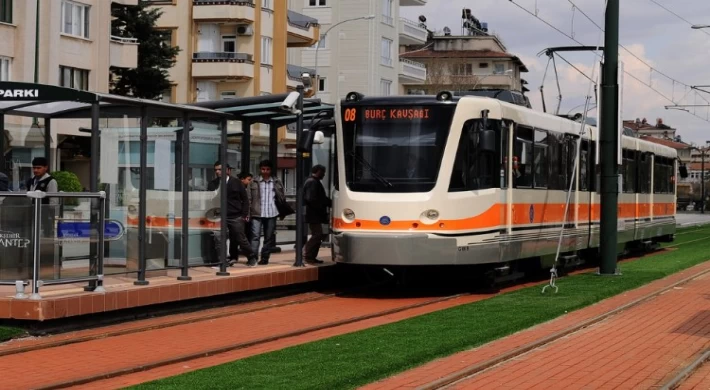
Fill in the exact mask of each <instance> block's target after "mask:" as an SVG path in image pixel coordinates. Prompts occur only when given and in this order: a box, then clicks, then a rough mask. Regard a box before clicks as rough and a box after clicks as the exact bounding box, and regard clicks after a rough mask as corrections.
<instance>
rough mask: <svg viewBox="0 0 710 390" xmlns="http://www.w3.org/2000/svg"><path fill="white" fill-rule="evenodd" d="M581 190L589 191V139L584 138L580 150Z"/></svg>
mask: <svg viewBox="0 0 710 390" xmlns="http://www.w3.org/2000/svg"><path fill="white" fill-rule="evenodd" d="M579 190H580V191H589V141H587V140H582V142H581V145H580V152H579Z"/></svg>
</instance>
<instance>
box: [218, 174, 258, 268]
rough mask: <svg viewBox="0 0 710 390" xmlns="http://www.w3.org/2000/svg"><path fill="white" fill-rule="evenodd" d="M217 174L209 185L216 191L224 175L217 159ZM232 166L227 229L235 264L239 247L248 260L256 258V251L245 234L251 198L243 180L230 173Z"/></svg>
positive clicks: (232, 263)
mask: <svg viewBox="0 0 710 390" xmlns="http://www.w3.org/2000/svg"><path fill="white" fill-rule="evenodd" d="M214 171H215V175H216V176H217V177H216V178H215V179H214V180H212V181H211V182H210V183H209V185H208V186H207V190H208V191H215V190H217V189H218V188H219V185H220V180H221V177H222V163H221V162H219V161H217V162H216V163H215V164H214ZM231 171H232V167H230V166H229V164H227V172H226V174H227V214H226V220H227V229H228V230H229V265H230V266H231V265H235V264H236V263H237V259H238V258H239V248H240V247H241V249H242V251H244V253H245V254H246V256H247V260H252V259H255V258H256V256H255V255H254V251H253V250H252V249H251V244H250V243H249V241H248V240H247V237H246V235H245V230H244V229H245V225H246V223H247V221H249V198H248V197H247V191H246V188H244V185H243V184H242V182H241V180H239V179H237V178H234V177H232V176H231V175H230V173H231ZM251 263H254V264H255V263H256V260H253V261H248V262H247V265H249V264H251Z"/></svg>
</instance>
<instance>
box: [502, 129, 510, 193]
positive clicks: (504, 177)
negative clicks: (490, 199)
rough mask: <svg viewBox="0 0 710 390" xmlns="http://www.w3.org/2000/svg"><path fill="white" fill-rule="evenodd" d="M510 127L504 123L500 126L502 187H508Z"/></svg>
mask: <svg viewBox="0 0 710 390" xmlns="http://www.w3.org/2000/svg"><path fill="white" fill-rule="evenodd" d="M509 130H510V127H509V125H508V124H506V123H503V125H502V126H501V128H500V135H501V137H500V138H501V140H500V150H501V153H500V156H501V158H500V163H501V169H500V171H501V175H502V177H501V178H500V188H508V131H509Z"/></svg>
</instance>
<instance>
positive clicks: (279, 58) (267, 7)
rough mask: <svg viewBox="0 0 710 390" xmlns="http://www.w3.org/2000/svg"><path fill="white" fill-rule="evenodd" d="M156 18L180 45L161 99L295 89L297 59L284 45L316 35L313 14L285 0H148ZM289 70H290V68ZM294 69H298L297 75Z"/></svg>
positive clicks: (300, 42)
mask: <svg viewBox="0 0 710 390" xmlns="http://www.w3.org/2000/svg"><path fill="white" fill-rule="evenodd" d="M152 3H153V4H154V5H155V6H156V7H159V8H160V9H161V10H162V11H163V15H162V16H161V18H160V19H159V21H158V26H159V27H160V28H162V29H166V30H170V32H171V42H170V44H171V45H173V46H178V47H180V49H181V51H180V53H179V54H178V57H177V63H176V65H175V66H174V67H173V68H172V69H170V78H171V81H172V82H173V87H172V89H171V90H170V91H166V92H165V93H164V95H163V96H164V100H166V101H170V102H173V103H192V102H196V101H208V100H217V99H229V98H235V97H245V96H259V95H265V94H275V93H284V92H286V91H287V90H288V88H289V87H291V88H292V89H295V87H296V86H297V85H298V81H297V80H296V78H299V79H300V72H299V70H301V68H300V63H299V62H296V63H293V62H288V61H287V49H288V48H293V47H309V46H311V45H313V44H315V42H317V41H318V37H319V25H318V20H317V19H314V18H310V17H307V16H305V15H302V14H299V13H297V12H294V11H292V10H289V9H288V7H287V3H286V1H285V0H153V1H152ZM289 70H290V72H289ZM296 74H297V75H296Z"/></svg>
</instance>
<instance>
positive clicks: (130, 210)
mask: <svg viewBox="0 0 710 390" xmlns="http://www.w3.org/2000/svg"><path fill="white" fill-rule="evenodd" d="M136 214H138V208H137V207H136V206H135V205H132V204H131V205H128V215H136Z"/></svg>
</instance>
